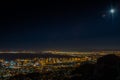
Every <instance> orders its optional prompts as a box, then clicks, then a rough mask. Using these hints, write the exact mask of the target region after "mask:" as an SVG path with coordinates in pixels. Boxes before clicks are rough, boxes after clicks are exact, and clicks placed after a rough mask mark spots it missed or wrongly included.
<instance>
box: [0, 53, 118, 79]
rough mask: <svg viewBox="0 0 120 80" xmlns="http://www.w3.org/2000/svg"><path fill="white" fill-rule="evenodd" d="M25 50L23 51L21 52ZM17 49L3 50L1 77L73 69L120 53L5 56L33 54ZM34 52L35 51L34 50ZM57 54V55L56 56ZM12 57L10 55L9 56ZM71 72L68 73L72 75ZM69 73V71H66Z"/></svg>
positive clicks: (6, 77) (0, 64)
mask: <svg viewBox="0 0 120 80" xmlns="http://www.w3.org/2000/svg"><path fill="white" fill-rule="evenodd" d="M20 52H23V53H20ZM20 52H19V51H17V52H14V53H12V52H11V51H10V52H1V53H0V55H2V57H3V59H2V58H1V59H0V68H1V70H0V75H1V77H0V79H4V80H8V79H9V78H10V77H12V76H16V75H19V74H24V75H25V74H29V73H33V72H39V73H47V72H51V71H52V73H54V71H56V70H62V69H64V68H66V69H69V68H70V67H71V68H72V69H70V70H67V71H70V72H71V71H72V70H74V69H75V68H77V67H78V66H80V65H81V64H82V63H84V62H87V61H89V62H91V63H96V61H97V59H98V58H100V57H102V56H104V55H108V54H116V55H118V56H119V55H120V51H96V52H64V51H42V53H35V52H34V53H32V54H34V55H37V54H44V55H48V54H49V56H47V57H44V56H41V55H39V56H38V55H37V56H36V57H34V58H33V57H32V58H21V57H20V58H15V59H14V60H7V57H8V56H6V57H5V56H4V55H5V54H7V53H9V54H10V55H15V54H16V55H19V53H20V54H25V55H26V56H28V55H30V54H31V51H27V52H30V53H25V52H24V51H20ZM32 52H33V51H32ZM54 55H57V56H54ZM4 57H5V58H4ZM9 57H10V56H9ZM70 72H69V73H68V74H69V75H67V76H68V77H70ZM66 74H67V72H66Z"/></svg>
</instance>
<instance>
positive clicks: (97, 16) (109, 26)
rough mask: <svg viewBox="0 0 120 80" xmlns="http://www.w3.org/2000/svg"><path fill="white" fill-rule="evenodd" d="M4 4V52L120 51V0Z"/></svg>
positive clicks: (0, 19) (0, 34)
mask: <svg viewBox="0 0 120 80" xmlns="http://www.w3.org/2000/svg"><path fill="white" fill-rule="evenodd" d="M2 4H3V5H1V6H0V10H1V11H0V50H20V49H27V50H28V49H32V50H51V49H52V50H54V49H58V50H87V49H120V1H119V0H79V1H77V0H76V1H71V0H70V1H65V0H64V1H61V0H60V1H58V0H57V1H49V0H48V1H44V2H43V1H42V2H35V1H34V2H3V3H2ZM112 7H113V8H115V9H116V12H115V13H114V16H113V18H112V16H111V14H110V12H109V10H110V9H111V8H112ZM103 15H105V16H103Z"/></svg>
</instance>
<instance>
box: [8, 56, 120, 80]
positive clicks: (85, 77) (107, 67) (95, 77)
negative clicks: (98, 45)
mask: <svg viewBox="0 0 120 80" xmlns="http://www.w3.org/2000/svg"><path fill="white" fill-rule="evenodd" d="M69 70H71V68H67V69H65V70H64V69H61V70H60V71H54V72H48V73H42V74H41V73H38V72H35V73H29V74H25V75H24V74H19V75H16V76H13V77H10V78H9V80H120V57H119V56H116V55H114V54H110V55H105V56H103V57H100V58H99V59H97V62H96V63H91V62H84V63H83V64H81V65H80V66H79V67H77V68H76V69H73V70H72V71H71V72H70V73H69V74H65V72H66V71H69Z"/></svg>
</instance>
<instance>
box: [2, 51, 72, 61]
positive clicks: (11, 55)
mask: <svg viewBox="0 0 120 80" xmlns="http://www.w3.org/2000/svg"><path fill="white" fill-rule="evenodd" d="M35 57H38V58H47V57H51V58H55V57H56V58H61V57H65V58H69V57H72V56H67V55H59V54H51V53H34V54H31V53H0V59H5V60H14V59H18V58H19V59H25V58H35Z"/></svg>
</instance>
